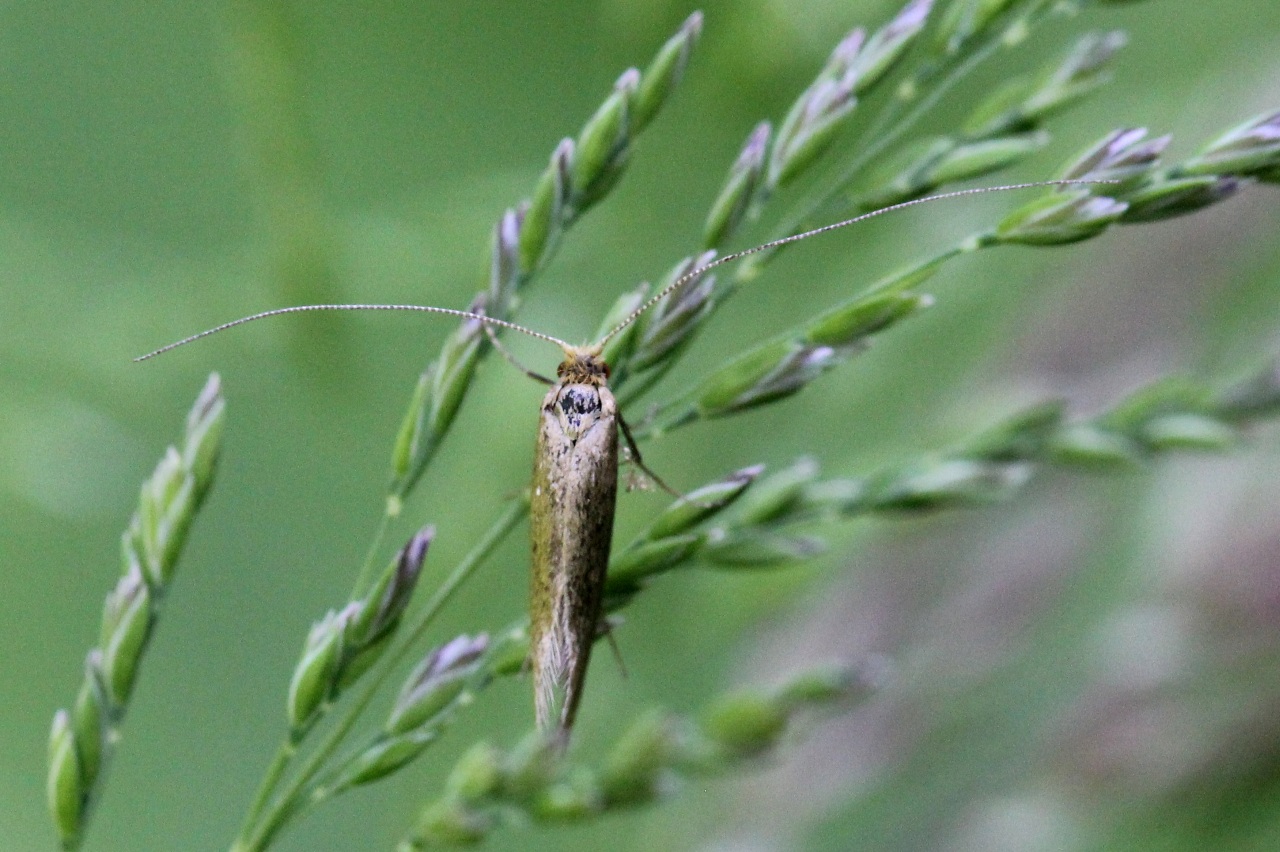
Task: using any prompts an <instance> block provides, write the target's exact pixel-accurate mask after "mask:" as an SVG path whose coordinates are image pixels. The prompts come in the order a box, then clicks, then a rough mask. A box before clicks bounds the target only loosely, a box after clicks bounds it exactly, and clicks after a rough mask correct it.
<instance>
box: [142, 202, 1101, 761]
mask: <svg viewBox="0 0 1280 852" xmlns="http://www.w3.org/2000/svg"><path fill="white" fill-rule="evenodd" d="M1114 182H1115V181H1095V180H1061V181H1044V182H1037V183H1024V184H1010V185H1005V186H993V187H979V188H976V189H967V190H960V191H957V192H947V193H942V194H939V195H932V196H928V197H925V198H917V199H913V200H911V201H905V202H901V203H899V204H893V205H890V206H888V207H884V208H881V209H879V210H873V211H871V212H869V213H864V214H862V215H860V216H855V217H853V218H850V219H845V220H842V221H839V222H835V223H833V224H830V225H824V226H822V227H819V228H814V229H813V230H809V231H804V232H802V233H798V234H793V235H791V236H788V237H783V238H782V239H778V240H772V241H770V242H767V243H763V244H761V245H758V246H754V247H752V248H749V249H744V250H742V251H738V252H734V253H731V254H727V255H724V256H722V257H719V258H717V259H715V260H712V261H710V262H708V263H705V264H703V265H702V266H699V267H697V268H695V269H692V270H690V271H689V272H687V273H686V274H684V275H682V276H680V277H679V278H677V279H676V280H675V281H673V282H671V283H670V284H669V285H668V286H666V287H665V288H663V289H662V290H660V291H659V292H658V293H657V294H655V295H654V296H652V297H651V298H650V299H648V300H647V301H646V302H644V303H643V304H642V305H641V306H640V307H639V308H637V309H636V310H635V311H633V312H632V313H631V314H630V315H628V316H627V317H626V318H625V319H623V320H622V321H621V322H620V323H618V324H617V325H616V326H614V328H613V329H612V330H610V331H609V332H608V333H607V334H605V335H604V337H602V338H601V339H600V340H599V341H597V342H595V343H593V344H589V345H585V346H574V345H572V344H569V343H566V342H565V341H563V340H560V339H559V338H556V337H553V336H551V335H549V334H544V333H542V332H539V331H534V330H533V329H529V328H525V327H524V326H521V325H517V324H515V323H512V322H508V321H506V320H502V319H498V318H496V317H490V316H486V315H484V314H478V313H473V312H470V311H460V310H453V309H450V308H440V307H434V306H430V305H297V306H293V307H286V308H276V309H274V310H269V311H264V312H262V313H258V314H253V315H252V316H247V317H242V318H240V319H237V320H233V321H231V322H228V323H224V324H222V325H219V326H216V327H214V328H211V329H208V330H206V331H202V332H200V333H199V334H194V335H191V336H190V337H186V338H183V339H182V340H179V341H177V342H175V343H170V344H169V345H167V346H164V347H161V348H160V349H157V350H155V351H154V352H150V353H148V354H146V355H143V356H141V357H140V358H136V359H134V360H136V361H145V360H147V359H150V358H154V357H155V356H157V355H160V354H163V353H165V352H168V351H170V350H172V349H176V348H177V347H179V346H184V345H186V344H188V343H192V342H194V341H196V340H199V339H201V338H204V337H208V336H209V335H211V334H217V333H218V332H221V331H225V330H227V329H229V328H233V327H235V326H238V325H243V324H245V323H248V322H253V321H255V320H260V319H265V318H266V317H272V316H280V315H282V314H290V313H302V312H306V311H347V310H394V311H420V312H425V313H432V314H442V315H445V316H454V317H463V318H466V319H471V320H476V321H479V322H482V323H485V324H486V325H487V326H489V327H490V331H492V328H494V327H497V328H505V329H511V330H514V331H518V332H520V333H522V334H527V335H530V336H532V337H536V338H538V339H540V340H545V341H548V342H550V343H554V344H556V345H558V346H559V347H560V348H561V350H562V351H563V354H564V360H563V361H562V362H561V363H560V366H559V367H558V368H557V370H556V376H557V378H556V379H555V380H551V379H546V378H543V377H540V376H538V375H537V374H536V373H532V372H530V371H528V370H525V372H526V373H528V374H529V375H531V376H533V377H534V378H540V379H542V380H543V381H545V382H547V383H549V384H551V385H552V387H551V390H550V391H548V392H547V394H546V396H545V397H544V398H543V400H542V405H541V408H540V411H539V417H538V433H537V442H536V450H535V454H534V464H533V482H532V487H531V489H530V538H531V544H532V571H531V582H530V607H529V620H530V646H529V649H530V650H529V654H530V666H531V669H532V672H533V693H534V713H535V717H536V719H537V725H538V727H539V729H541V730H542V731H544V732H546V733H547V734H548V735H550V736H553V737H555V738H557V739H558V740H559V741H560V742H561V743H564V742H567V739H568V735H569V731H570V730H571V728H572V727H573V724H574V720H575V718H576V716H577V711H578V705H579V703H580V702H581V700H582V694H583V685H584V683H585V680H586V675H587V667H588V664H589V662H590V660H591V649H592V646H593V645H594V644H595V640H596V638H597V637H598V636H599V635H600V634H601V632H602V630H603V629H604V628H605V625H604V624H603V620H602V619H603V611H602V604H603V598H604V586H605V579H606V573H607V571H608V566H609V551H610V545H611V541H612V536H613V518H614V509H615V505H616V500H617V484H618V457H619V453H618V440H619V432H621V433H622V437H623V438H624V440H625V441H626V442H627V443H628V444H629V449H630V451H631V458H632V461H633V462H634V463H635V464H636V465H637V466H639V467H640V468H641V469H643V470H645V471H646V472H647V473H649V475H650V476H651V477H653V478H654V479H655V480H656V481H657V482H658V483H659V484H663V483H662V481H661V479H658V478H657V477H656V476H654V475H653V474H652V472H650V471H648V470H647V469H646V468H644V462H643V460H642V459H641V457H640V452H639V449H638V448H637V447H636V446H635V442H634V441H633V440H631V437H630V431H629V429H628V428H627V425H626V421H625V420H624V419H623V417H622V414H621V412H620V411H619V410H618V403H617V401H616V400H615V399H614V396H613V394H612V392H611V391H610V390H609V365H608V364H607V363H605V361H604V359H603V357H602V353H603V351H604V347H605V344H607V343H608V342H609V341H610V340H611V339H613V338H614V337H615V336H616V335H617V334H619V333H620V332H621V331H622V330H623V329H625V328H626V327H627V326H629V325H630V324H631V323H633V322H635V321H636V319H638V318H639V317H640V316H641V315H643V314H644V313H645V312H646V311H648V310H649V309H650V308H652V307H654V306H655V305H657V304H658V303H659V302H660V301H662V299H663V298H665V297H666V296H667V295H669V294H670V293H672V292H674V291H675V290H677V289H678V288H680V287H681V286H683V285H685V284H686V283H688V282H690V281H693V280H695V279H697V278H700V277H701V276H702V275H703V274H705V273H706V272H708V271H709V270H711V269H714V268H715V267H718V266H721V265H722V264H726V263H729V262H731V261H734V260H738V259H739V258H742V257H746V256H747V255H750V254H754V253H756V252H760V251H766V250H768V249H773V248H777V247H779V246H782V245H786V244H788V243H793V242H799V241H801V240H805V239H808V238H810V237H814V236H817V235H818V234H823V233H827V232H828V231H834V230H836V229H838V228H844V227H846V226H849V225H852V224H855V223H857V222H861V221H863V220H866V219H869V218H872V217H873V216H879V215H882V214H884V213H888V212H891V211H894V210H900V209H902V208H905V207H911V206H914V205H916V204H924V203H926V202H931V201H938V200H941V199H944V198H955V197H958V196H964V195H973V194H977V193H983V192H1002V191H1007V190H1013V189H1026V188H1031V187H1039V186H1058V185H1062V184H1073V183H1114ZM490 340H491V341H492V343H493V344H494V346H495V348H497V349H498V350H499V351H500V352H502V354H503V355H504V356H505V357H507V358H508V360H513V359H511V358H510V356H509V355H507V353H506V350H505V349H503V348H502V347H501V345H500V344H499V343H498V340H497V338H496V337H495V336H493V335H492V333H491V334H490ZM513 362H514V361H513ZM517 366H519V365H517ZM664 487H665V485H664Z"/></svg>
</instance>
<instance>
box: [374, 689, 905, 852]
mask: <svg viewBox="0 0 1280 852" xmlns="http://www.w3.org/2000/svg"><path fill="white" fill-rule="evenodd" d="M882 677H883V674H882V672H880V671H878V670H876V668H875V667H874V666H868V667H867V668H866V669H864V670H858V669H851V668H822V669H814V670H812V671H809V672H806V673H804V674H801V675H798V676H796V677H794V678H793V679H792V680H791V681H790V682H788V683H786V684H783V685H782V686H780V687H778V688H775V689H772V690H743V691H741V692H737V693H733V694H728V695H724V696H721V697H720V698H719V699H717V700H716V701H715V702H713V703H712V704H711V705H710V706H708V707H707V708H706V710H705V711H704V712H703V713H701V714H700V715H699V716H697V717H692V718H690V717H681V716H677V715H675V714H673V713H669V712H666V711H663V710H651V711H649V712H647V713H644V714H643V715H641V716H639V717H638V718H637V719H636V720H635V721H634V722H633V723H632V724H631V725H630V726H629V727H628V728H626V729H625V730H624V731H623V732H622V733H621V735H620V736H618V738H617V740H616V741H615V743H614V745H613V747H612V749H610V751H609V753H608V754H607V755H606V757H605V758H604V761H603V763H602V764H601V766H600V767H599V768H598V769H596V768H592V767H588V766H582V765H578V766H573V765H568V764H566V762H565V761H563V760H562V759H560V757H559V756H558V755H557V754H556V753H555V752H554V750H553V748H552V747H551V746H550V744H549V743H548V741H547V740H546V739H545V738H543V737H540V736H538V735H536V734H532V735H530V736H528V737H526V738H525V739H524V740H523V741H521V742H520V743H519V744H517V745H516V746H515V748H513V749H511V750H510V751H507V752H504V751H502V750H500V749H498V748H497V747H495V746H493V745H490V744H488V743H479V744H477V745H475V746H474V747H472V748H471V749H470V750H468V751H467V753H466V754H464V755H463V756H462V758H461V759H460V760H459V761H458V763H457V764H456V765H455V766H454V769H453V772H452V773H451V774H450V776H449V778H448V780H447V781H446V782H445V792H444V794H443V795H442V796H441V797H440V798H439V799H438V800H436V801H433V802H430V803H428V804H427V805H426V806H424V807H423V809H422V811H421V813H420V815H419V816H418V819H417V822H416V824H415V825H414V827H413V829H412V831H411V832H410V834H409V836H408V837H406V838H405V840H404V841H402V842H401V843H400V845H399V846H397V847H396V849H397V852H414V850H419V849H428V848H434V847H439V846H462V845H471V844H474V843H477V842H479V841H481V840H483V839H484V838H485V837H486V836H487V835H488V834H489V833H490V832H491V831H493V830H494V829H495V828H497V827H499V826H500V825H503V824H517V825H520V824H526V823H528V822H535V823H549V824H556V823H573V822H581V821H583V820H586V819H590V818H593V817H598V816H600V815H602V814H605V813H608V812H610V811H619V810H624V809H628V808H634V807H638V806H641V805H646V804H650V803H652V802H655V801H657V800H660V799H661V798H663V797H666V796H669V795H670V794H671V793H673V792H674V791H675V790H676V789H677V788H678V784H679V782H680V780H681V779H683V778H696V777H707V776H715V775H721V774H724V773H726V772H729V771H732V770H733V769H734V768H736V767H738V766H743V765H749V764H750V763H751V762H752V761H753V760H758V759H760V758H763V757H765V756H766V755H768V754H769V753H770V752H771V751H773V750H774V749H775V748H776V747H777V746H778V744H779V742H780V741H781V739H782V738H783V736H784V735H785V734H786V733H787V731H788V728H790V727H792V726H793V721H794V718H795V717H796V716H799V715H800V714H802V713H804V712H805V711H812V710H819V709H822V708H828V712H829V711H830V708H832V706H833V705H837V706H838V705H842V704H843V705H849V704H854V703H856V702H857V700H858V699H859V698H861V697H864V696H866V695H867V694H869V693H870V692H871V691H872V689H873V688H874V687H875V686H877V685H878V683H877V681H878V680H880V679H882Z"/></svg>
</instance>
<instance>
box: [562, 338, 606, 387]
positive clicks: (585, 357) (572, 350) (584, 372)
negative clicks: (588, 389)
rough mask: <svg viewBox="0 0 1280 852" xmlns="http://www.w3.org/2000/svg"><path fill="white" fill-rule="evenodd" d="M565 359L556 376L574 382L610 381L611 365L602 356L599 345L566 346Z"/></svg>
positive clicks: (602, 382)
mask: <svg viewBox="0 0 1280 852" xmlns="http://www.w3.org/2000/svg"><path fill="white" fill-rule="evenodd" d="M563 348H564V360H563V361H561V362H560V366H559V367H556V376H558V377H559V378H560V379H561V380H562V381H565V382H570V383H574V384H589V385H603V384H605V383H606V382H608V381H609V365H608V364H606V363H605V362H604V359H603V358H601V357H600V349H601V347H600V346H599V345H593V346H565V347H563Z"/></svg>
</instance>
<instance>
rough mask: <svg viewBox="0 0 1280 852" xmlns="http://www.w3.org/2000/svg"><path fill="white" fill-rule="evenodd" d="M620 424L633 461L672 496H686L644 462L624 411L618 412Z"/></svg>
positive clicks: (681, 497)
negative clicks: (623, 413) (623, 414)
mask: <svg viewBox="0 0 1280 852" xmlns="http://www.w3.org/2000/svg"><path fill="white" fill-rule="evenodd" d="M618 425H619V426H621V427H622V437H623V438H624V439H625V440H626V442H627V450H628V451H629V452H630V453H631V463H632V464H634V465H635V466H636V467H638V468H640V469H641V470H642V471H644V472H645V474H646V475H647V476H648V477H649V478H650V479H652V480H653V481H654V482H656V483H658V487H659V488H661V489H662V490H663V491H665V492H667V493H668V494H670V495H671V496H672V497H678V498H680V499H683V498H684V495H683V494H681V493H680V492H679V491H677V490H675V489H674V488H672V487H671V486H670V485H668V484H667V483H665V482H663V481H662V477H661V476H658V474H656V473H654V472H653V471H652V470H650V469H649V468H648V466H647V465H645V463H644V458H643V457H641V455H640V448H639V447H637V446H636V439H635V438H633V437H631V427H630V426H628V425H627V421H626V418H624V417H623V416H622V412H618Z"/></svg>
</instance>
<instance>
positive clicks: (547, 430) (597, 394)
mask: <svg viewBox="0 0 1280 852" xmlns="http://www.w3.org/2000/svg"><path fill="white" fill-rule="evenodd" d="M608 374H609V371H608V367H607V366H606V365H605V364H604V362H603V361H601V360H600V359H599V357H598V354H597V353H596V352H595V350H592V349H572V350H570V351H569V352H568V357H567V358H566V359H565V361H564V363H562V364H561V365H560V368H559V369H558V370H557V375H558V377H559V381H558V382H557V383H556V384H555V385H554V386H553V387H552V388H551V390H550V391H549V392H548V393H547V395H546V396H545V397H544V398H543V400H542V408H541V411H540V413H539V423H538V443H537V451H536V453H535V456H534V466H533V484H532V491H531V496H530V513H529V514H530V532H531V536H532V541H533V570H532V573H531V590H530V591H531V594H530V601H531V606H530V658H531V661H532V669H533V690H534V712H535V715H536V718H537V723H538V727H539V728H540V729H542V730H552V729H554V730H557V731H558V732H560V733H561V734H563V735H565V736H567V734H568V731H569V729H570V727H571V726H572V725H573V720H574V716H575V714H576V713H577V709H578V702H579V701H580V700H581V698H582V686H583V682H584V680H585V678H586V674H587V664H588V663H589V662H590V658H591V647H592V644H593V643H594V641H595V638H596V635H597V633H598V631H599V629H600V621H601V615H602V613H601V604H602V601H603V595H604V583H605V575H606V571H607V570H608V566H609V546H610V542H611V539H612V536H613V514H614V504H615V502H616V499H617V485H618V407H617V403H616V401H615V400H614V398H613V394H612V393H611V392H610V391H609V388H608V384H607V383H608Z"/></svg>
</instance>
